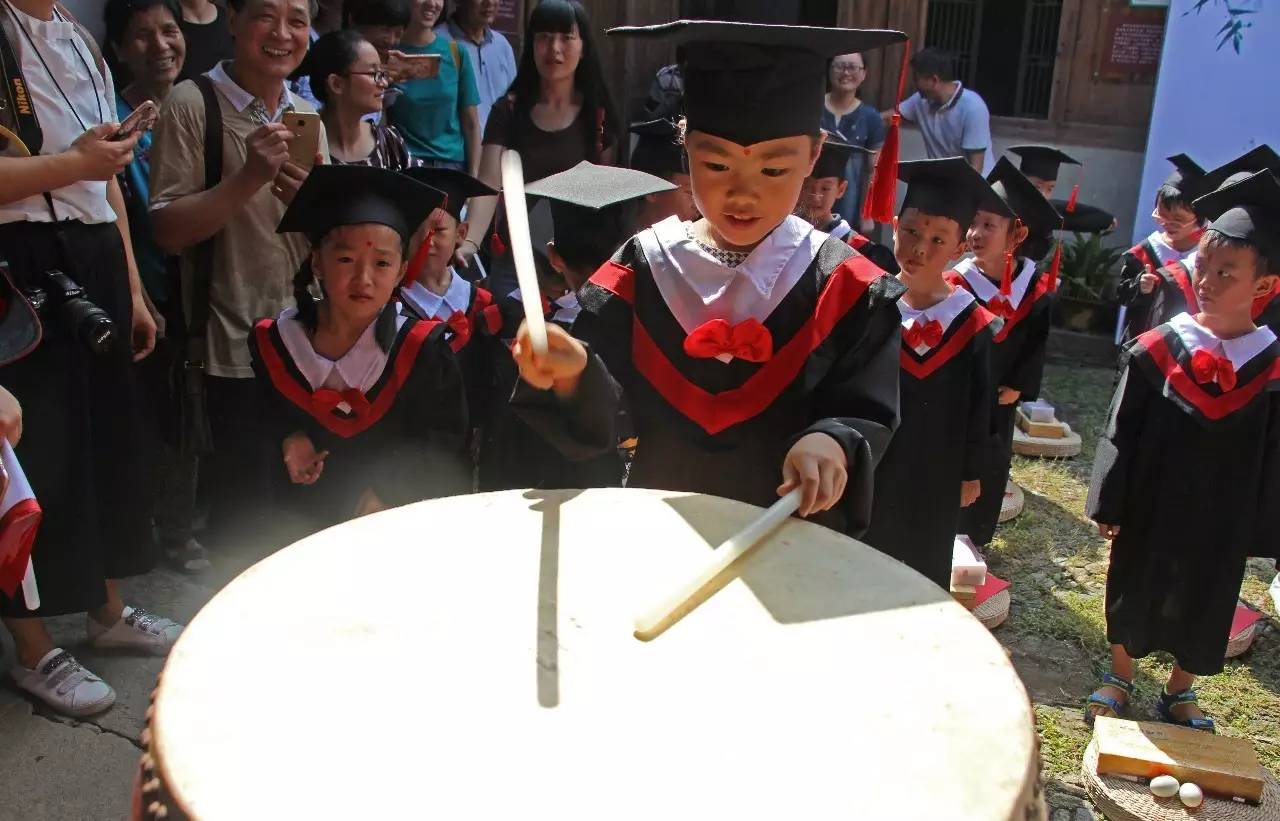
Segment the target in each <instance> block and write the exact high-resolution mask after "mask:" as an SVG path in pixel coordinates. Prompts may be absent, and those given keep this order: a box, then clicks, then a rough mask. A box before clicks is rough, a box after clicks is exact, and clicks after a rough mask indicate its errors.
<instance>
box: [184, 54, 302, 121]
mask: <svg viewBox="0 0 1280 821" xmlns="http://www.w3.org/2000/svg"><path fill="white" fill-rule="evenodd" d="M230 64H231V61H230V60H223V61H222V62H220V63H218V64H217V65H215V66H214V67H213V68H211V69H209V70H208V71H207V72H205V74H206V75H207V76H208V78H209V79H210V80H212V81H213V84H214V85H215V86H217V88H218V90H219V91H221V92H222V96H224V97H226V98H227V102H229V103H231V107H232V108H234V109H235V110H236V113H237V114H239V113H241V112H243V111H244V110H245V109H246V108H248V107H249V106H250V105H252V104H253V101H254V100H256V99H258V98H257V97H254V96H253V95H252V94H250V93H249V92H247V91H245V90H244V89H243V88H241V87H240V85H239V84H238V83H237V82H236V81H235V80H233V79H231V75H230V74H228V73H227V66H228V65H230ZM280 90H281V94H280V99H279V100H277V101H276V103H275V105H274V108H275V118H276V119H277V120H279V119H280V115H281V114H282V113H283V112H284V110H285V109H286V108H289V107H290V106H292V105H294V102H293V94H292V93H291V92H290V91H289V85H288V83H282V84H281V85H280ZM262 104H263V105H264V106H267V107H268V108H271V107H272V106H270V105H269V104H268V103H267V101H266V100H263V101H262Z"/></svg>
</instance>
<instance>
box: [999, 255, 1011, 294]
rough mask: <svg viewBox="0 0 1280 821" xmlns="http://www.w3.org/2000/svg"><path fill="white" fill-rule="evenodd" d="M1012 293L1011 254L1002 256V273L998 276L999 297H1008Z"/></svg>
mask: <svg viewBox="0 0 1280 821" xmlns="http://www.w3.org/2000/svg"><path fill="white" fill-rule="evenodd" d="M1012 293H1013V252H1012V251H1007V252H1005V255H1004V273H1003V274H1001V275H1000V296H1003V297H1008V296H1009V295H1010V294H1012Z"/></svg>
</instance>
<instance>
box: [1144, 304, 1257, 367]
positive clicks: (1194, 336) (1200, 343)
mask: <svg viewBox="0 0 1280 821" xmlns="http://www.w3.org/2000/svg"><path fill="white" fill-rule="evenodd" d="M1169 325H1170V326H1172V327H1173V329H1174V330H1175V331H1177V332H1178V336H1179V337H1180V338H1181V339H1182V344H1183V345H1185V346H1186V347H1187V350H1189V351H1191V352H1192V353H1195V352H1196V351H1202V350H1203V351H1208V352H1209V353H1211V354H1213V355H1215V356H1218V355H1219V353H1218V352H1219V351H1221V352H1222V353H1221V355H1222V356H1225V357H1226V358H1227V359H1230V360H1231V365H1232V367H1234V368H1235V369H1236V370H1237V371H1238V370H1240V369H1241V368H1243V367H1244V366H1245V365H1247V364H1248V363H1249V360H1251V359H1253V358H1254V357H1255V356H1257V355H1258V354H1260V353H1262V352H1263V351H1265V350H1266V349H1267V347H1268V346H1269V345H1271V343H1272V342H1275V341H1276V335H1275V332H1274V331H1272V330H1271V329H1270V328H1268V327H1266V326H1263V327H1261V328H1254V329H1253V330H1252V331H1250V332H1249V333H1247V334H1245V335H1244V336H1237V337H1236V338H1235V339H1219V338H1218V337H1216V336H1214V334H1213V332H1212V331H1210V330H1209V329H1208V328H1206V327H1205V326H1203V325H1201V324H1200V323H1199V322H1196V320H1195V317H1193V316H1191V314H1189V313H1186V312H1183V313H1180V314H1178V315H1177V316H1175V317H1174V318H1173V319H1171V320H1169Z"/></svg>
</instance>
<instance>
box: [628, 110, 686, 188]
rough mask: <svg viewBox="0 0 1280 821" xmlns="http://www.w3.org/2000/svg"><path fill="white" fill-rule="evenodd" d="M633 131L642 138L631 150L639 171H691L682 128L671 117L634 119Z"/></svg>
mask: <svg viewBox="0 0 1280 821" xmlns="http://www.w3.org/2000/svg"><path fill="white" fill-rule="evenodd" d="M631 133H632V134H635V135H636V136H638V137H639V138H640V139H639V140H638V141H636V147H635V150H634V151H632V152H631V167H632V168H634V169H636V170H637V171H645V172H647V173H649V174H656V175H658V176H659V177H663V176H667V175H670V174H687V173H688V169H687V166H686V165H685V161H684V146H683V145H681V144H680V142H679V140H680V129H678V128H677V127H676V124H675V123H673V122H671V121H670V120H662V119H658V120H649V121H647V122H643V123H632V124H631Z"/></svg>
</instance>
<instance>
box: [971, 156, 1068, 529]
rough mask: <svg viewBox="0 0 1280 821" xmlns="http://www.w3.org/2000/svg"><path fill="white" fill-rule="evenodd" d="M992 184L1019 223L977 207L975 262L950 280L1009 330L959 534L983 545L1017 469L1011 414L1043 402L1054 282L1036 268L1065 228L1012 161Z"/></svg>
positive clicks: (1000, 347)
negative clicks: (973, 497)
mask: <svg viewBox="0 0 1280 821" xmlns="http://www.w3.org/2000/svg"><path fill="white" fill-rule="evenodd" d="M1006 165H1007V166H1008V168H1005V167H1004V166H1006ZM1010 172H1012V173H1010ZM1013 174H1016V175H1017V176H1016V177H1015V176H1013ZM987 179H988V180H990V181H991V182H992V184H993V186H994V187H995V189H996V191H997V193H999V194H1000V195H1001V198H1002V199H1003V200H1004V202H1005V204H1006V205H1007V207H1008V209H1009V210H1011V211H1012V212H1013V213H1014V214H1016V215H1017V218H1016V219H1009V218H1008V217H1005V216H1003V215H1001V214H999V213H995V212H991V211H987V210H985V209H981V208H980V209H979V211H978V216H977V218H976V219H975V220H974V226H973V228H971V229H970V231H969V246H970V248H971V249H972V250H973V252H974V256H973V257H971V258H970V259H966V260H964V261H963V262H961V263H960V264H959V265H957V266H956V268H955V271H953V272H952V274H951V281H952V282H953V283H954V284H956V285H959V286H960V287H962V288H965V289H966V290H968V291H969V292H970V293H972V294H973V295H974V297H975V298H976V299H977V300H978V302H979V303H981V304H982V306H983V307H984V308H986V309H987V310H988V311H990V312H991V313H993V314H995V315H996V316H997V317H999V318H1000V319H1001V320H1003V323H1004V324H1003V325H1002V327H1001V328H1000V330H999V331H997V332H996V334H995V337H994V345H993V347H992V351H991V379H992V382H993V383H994V384H995V385H996V390H995V392H994V393H993V395H992V397H991V400H992V402H993V403H994V404H993V405H992V408H991V436H990V439H989V440H988V449H987V456H986V459H985V461H984V466H983V472H982V480H981V481H982V495H981V496H979V497H978V501H976V502H974V503H973V504H972V505H970V506H969V507H967V508H965V509H964V510H963V511H962V512H961V514H960V525H959V532H960V533H963V534H965V535H967V536H968V537H969V538H970V539H972V540H973V543H974V544H976V545H979V546H982V545H986V544H987V543H988V542H990V541H991V538H992V536H994V535H995V532H996V523H997V522H998V521H999V519H1000V508H1001V506H1002V504H1003V503H1004V490H1005V485H1006V484H1007V482H1008V480H1009V466H1010V464H1011V463H1012V462H1013V423H1014V409H1015V408H1016V407H1017V403H1018V401H1019V400H1020V399H1036V398H1037V397H1039V395H1040V380H1041V378H1042V377H1043V376H1044V357H1045V350H1046V348H1047V346H1048V342H1049V316H1050V312H1051V309H1052V303H1053V290H1054V288H1055V286H1056V283H1055V282H1054V276H1053V274H1052V273H1051V272H1049V271H1044V272H1042V271H1039V270H1037V268H1036V261H1037V260H1039V259H1043V258H1044V257H1045V256H1046V255H1047V254H1048V252H1049V247H1050V245H1051V244H1052V242H1053V230H1054V228H1055V227H1056V226H1057V225H1058V224H1059V223H1060V221H1061V217H1060V216H1059V215H1058V212H1057V211H1055V210H1054V209H1053V206H1051V205H1050V204H1049V202H1048V200H1046V199H1045V198H1044V195H1042V194H1041V193H1040V192H1039V191H1037V190H1036V189H1035V186H1032V185H1031V183H1030V182H1029V181H1028V180H1027V179H1026V177H1024V176H1022V172H1020V171H1018V170H1017V169H1016V168H1013V164H1012V163H1009V162H1008V161H1007V160H1004V159H1003V158H1002V159H1001V162H1000V163H997V166H996V169H995V170H993V171H992V172H991V174H990V175H989V176H988V178H987ZM1024 183H1025V185H1024ZM996 272H1001V273H999V274H997V273H996ZM1015 272H1016V273H1015Z"/></svg>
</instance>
